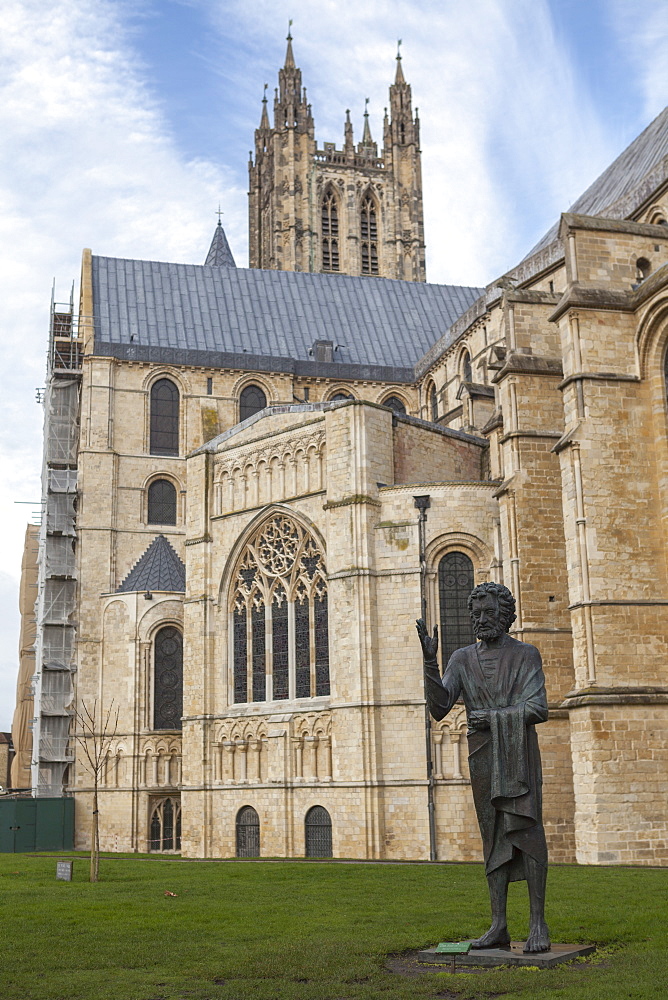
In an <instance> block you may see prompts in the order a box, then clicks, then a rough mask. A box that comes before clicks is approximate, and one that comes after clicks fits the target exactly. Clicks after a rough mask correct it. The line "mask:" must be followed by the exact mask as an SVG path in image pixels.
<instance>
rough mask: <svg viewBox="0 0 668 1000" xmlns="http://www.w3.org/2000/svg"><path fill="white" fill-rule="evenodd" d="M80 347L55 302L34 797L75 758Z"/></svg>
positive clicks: (56, 785) (56, 788) (55, 788)
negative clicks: (71, 730) (73, 736)
mask: <svg viewBox="0 0 668 1000" xmlns="http://www.w3.org/2000/svg"><path fill="white" fill-rule="evenodd" d="M82 357H83V343H82V340H81V338H80V336H79V324H78V320H77V316H76V315H75V312H74V296H73V294H72V296H71V298H70V302H69V304H61V303H57V302H55V300H54V299H53V297H52V300H51V323H50V330H49V354H48V361H47V378H46V389H45V392H44V398H43V401H42V402H43V406H44V449H43V463H42V512H43V516H42V523H41V527H40V536H39V555H38V587H37V601H36V604H35V612H36V618H37V638H36V642H35V675H34V678H33V684H34V694H35V702H34V704H35V710H34V711H35V716H34V719H33V761H32V792H33V795H35V796H60V795H62V794H63V792H64V791H65V788H66V786H67V780H68V774H67V769H68V766H69V764H70V762H71V761H72V760H73V759H74V746H73V740H72V735H71V732H70V724H71V719H72V714H73V709H72V705H73V702H74V671H75V670H76V654H75V650H76V620H75V617H76V607H77V562H76V509H77V455H78V444H79V419H80V397H81V364H82Z"/></svg>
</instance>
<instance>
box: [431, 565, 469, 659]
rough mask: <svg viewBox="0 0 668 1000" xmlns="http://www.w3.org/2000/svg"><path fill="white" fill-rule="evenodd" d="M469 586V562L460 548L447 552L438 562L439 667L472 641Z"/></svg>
mask: <svg viewBox="0 0 668 1000" xmlns="http://www.w3.org/2000/svg"><path fill="white" fill-rule="evenodd" d="M472 590H473V563H472V562H471V560H470V559H469V557H468V556H467V555H466V554H465V553H464V552H447V553H446V554H445V555H444V556H443V558H442V559H441V561H440V562H439V564H438V598H439V607H440V619H441V651H442V657H443V668H444V669H445V667H446V665H447V662H448V660H449V659H450V657H451V656H452V654H453V653H454V651H455V650H456V649H459V648H460V647H461V646H470V645H471V643H472V642H474V641H475V637H474V635H473V626H472V625H471V616H470V615H469V609H468V599H469V594H470V593H471V591H472Z"/></svg>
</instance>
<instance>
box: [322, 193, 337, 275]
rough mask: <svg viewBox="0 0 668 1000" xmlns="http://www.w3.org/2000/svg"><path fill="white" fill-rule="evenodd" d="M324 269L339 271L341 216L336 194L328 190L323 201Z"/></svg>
mask: <svg viewBox="0 0 668 1000" xmlns="http://www.w3.org/2000/svg"><path fill="white" fill-rule="evenodd" d="M321 221H322V269H323V271H338V270H339V214H338V206H337V203H336V196H335V195H334V192H333V191H331V190H328V191H327V193H326V194H325V197H324V198H323V200H322V213H321Z"/></svg>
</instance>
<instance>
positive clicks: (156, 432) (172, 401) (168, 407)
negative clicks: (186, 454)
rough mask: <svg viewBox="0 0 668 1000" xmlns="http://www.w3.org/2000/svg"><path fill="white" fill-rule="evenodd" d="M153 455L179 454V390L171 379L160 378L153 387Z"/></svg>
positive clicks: (151, 446) (151, 444)
mask: <svg viewBox="0 0 668 1000" xmlns="http://www.w3.org/2000/svg"><path fill="white" fill-rule="evenodd" d="M150 430H151V434H150V437H151V441H150V451H151V454H152V455H178V453H179V390H178V389H177V388H176V386H175V385H174V383H173V382H172V381H171V379H168V378H160V379H158V381H157V382H154V383H153V386H152V387H151V428H150Z"/></svg>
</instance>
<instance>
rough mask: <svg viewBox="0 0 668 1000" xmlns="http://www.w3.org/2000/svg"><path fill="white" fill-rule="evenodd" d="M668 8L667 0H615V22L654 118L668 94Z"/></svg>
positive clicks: (645, 109)
mask: <svg viewBox="0 0 668 1000" xmlns="http://www.w3.org/2000/svg"><path fill="white" fill-rule="evenodd" d="M667 15H668V11H667V10H666V4H665V0H644V2H643V4H642V10H641V11H639V9H638V4H633V3H629V2H628V0H612V2H611V6H610V16H611V21H612V26H613V28H614V30H615V32H616V34H617V37H618V38H619V41H620V44H621V45H623V46H624V49H625V52H626V55H627V59H629V61H630V62H631V64H632V65H633V67H634V69H635V74H636V79H637V80H638V81H639V82H640V84H641V92H642V94H643V96H644V107H643V112H644V116H646V117H647V118H648V119H651V118H654V117H655V116H656V115H658V114H659V112H660V111H662V110H663V108H664V107H665V106H666V99H667V98H666V95H668V16H667Z"/></svg>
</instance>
